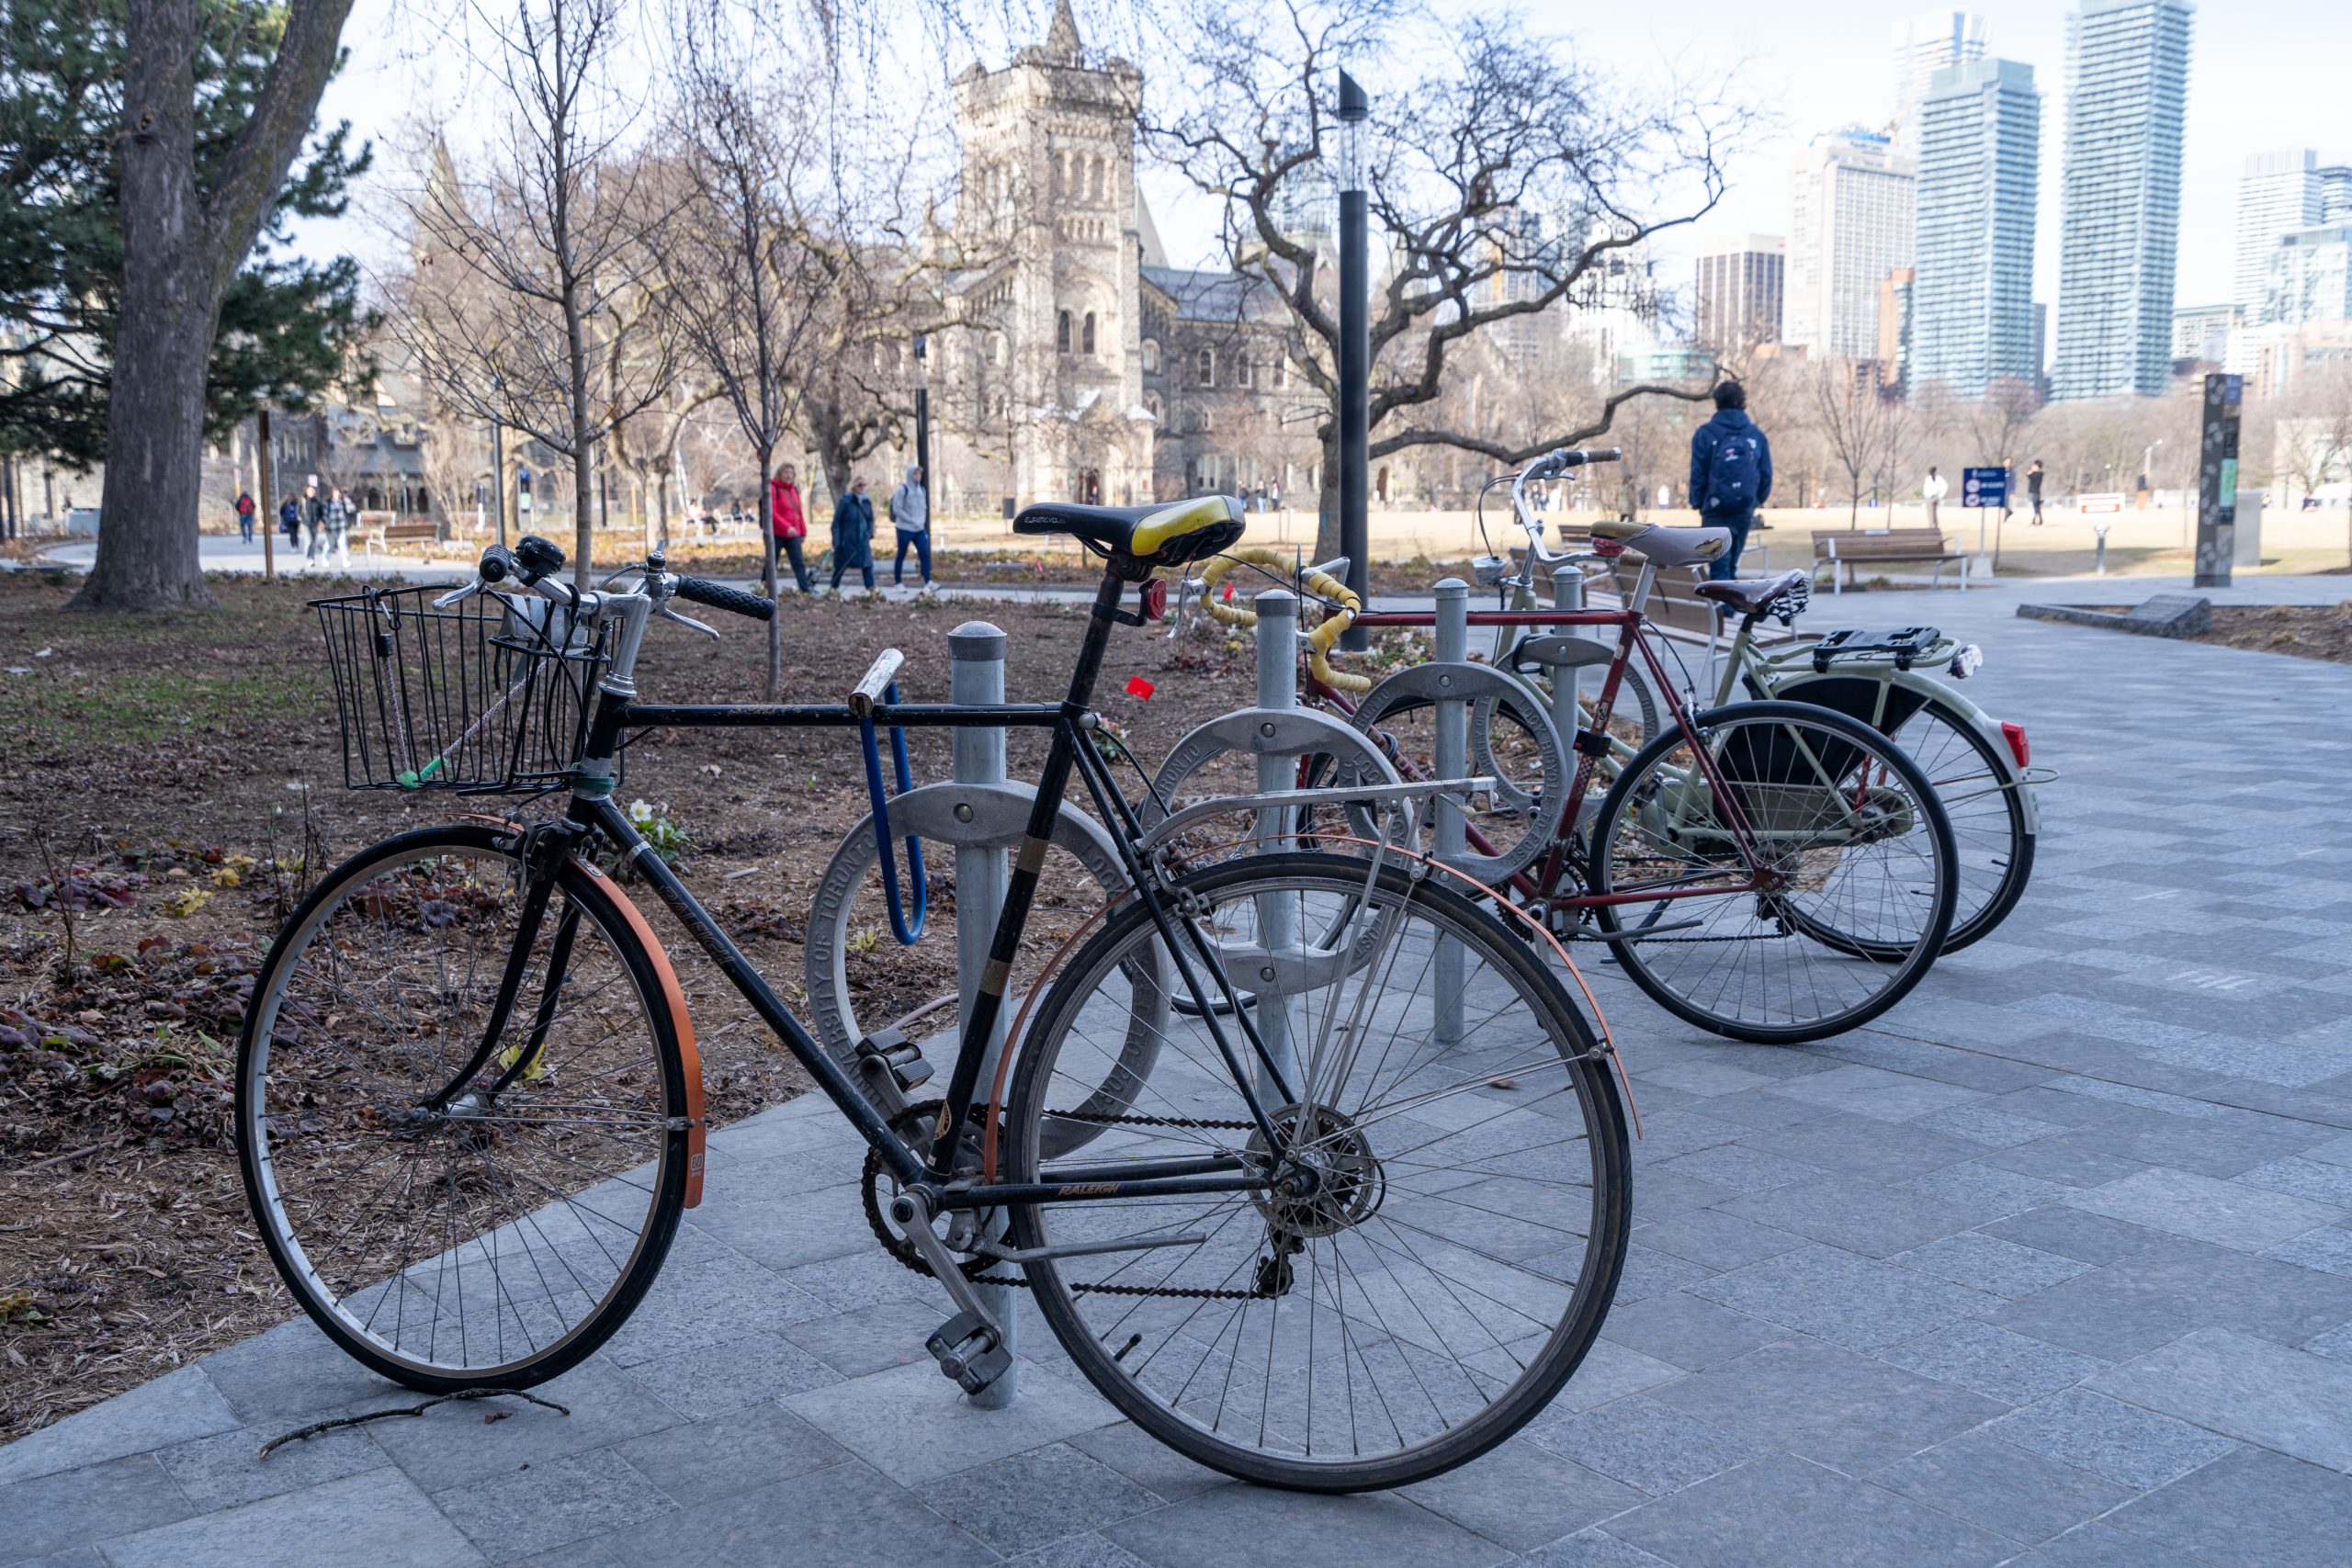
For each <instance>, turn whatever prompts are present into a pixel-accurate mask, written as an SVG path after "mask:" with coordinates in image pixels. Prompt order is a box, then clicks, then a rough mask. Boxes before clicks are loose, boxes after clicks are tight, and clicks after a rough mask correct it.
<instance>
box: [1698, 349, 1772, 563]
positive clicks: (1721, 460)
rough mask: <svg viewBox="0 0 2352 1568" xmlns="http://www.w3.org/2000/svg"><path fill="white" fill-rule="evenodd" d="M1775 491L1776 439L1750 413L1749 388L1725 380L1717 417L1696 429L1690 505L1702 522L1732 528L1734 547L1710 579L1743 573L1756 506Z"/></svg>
mask: <svg viewBox="0 0 2352 1568" xmlns="http://www.w3.org/2000/svg"><path fill="white" fill-rule="evenodd" d="M1771 494H1772V446H1771V443H1770V442H1769V441H1767V440H1765V438H1764V432H1763V430H1762V429H1761V428H1759V427H1758V425H1757V423H1756V422H1755V421H1754V420H1752V419H1750V418H1748V417H1747V389H1746V388H1745V387H1742V386H1741V385H1740V384H1739V383H1738V382H1736V381H1725V382H1724V383H1723V384H1721V385H1720V386H1718V387H1716V389H1715V417H1714V418H1713V419H1711V420H1709V421H1708V422H1707V423H1704V424H1702V425H1701V426H1700V427H1699V428H1698V429H1696V430H1694V431H1692V432H1691V505H1692V506H1694V507H1696V508H1697V509H1698V513H1699V524H1700V526H1702V527H1705V528H1728V529H1730V530H1731V548H1729V549H1727V550H1725V551H1724V553H1723V554H1722V555H1720V556H1718V557H1716V558H1715V559H1714V560H1713V562H1712V563H1711V564H1710V565H1709V566H1708V568H1707V575H1708V576H1709V577H1712V578H1715V579H1718V580H1727V579H1729V578H1731V577H1733V576H1735V575H1736V574H1737V573H1738V571H1739V553H1740V551H1742V550H1743V549H1746V548H1747V531H1748V529H1750V528H1751V527H1753V526H1755V524H1756V509H1757V508H1758V507H1759V506H1761V505H1763V504H1764V502H1766V501H1767V500H1769V499H1770V496H1771Z"/></svg>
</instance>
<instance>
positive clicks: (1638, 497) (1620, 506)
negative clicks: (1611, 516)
mask: <svg viewBox="0 0 2352 1568" xmlns="http://www.w3.org/2000/svg"><path fill="white" fill-rule="evenodd" d="M1641 509H1642V485H1641V481H1640V480H1639V479H1635V478H1634V476H1633V475H1631V474H1627V475H1626V476H1625V479H1624V482H1623V483H1622V484H1620V485H1619V486H1618V487H1617V521H1618V522H1620V523H1631V522H1632V521H1633V520H1634V513H1637V512H1639V511H1641Z"/></svg>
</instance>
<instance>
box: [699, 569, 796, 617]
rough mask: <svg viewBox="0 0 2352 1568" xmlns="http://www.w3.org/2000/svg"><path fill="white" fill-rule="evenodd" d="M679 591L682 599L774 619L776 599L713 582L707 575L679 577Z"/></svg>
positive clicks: (719, 608)
mask: <svg viewBox="0 0 2352 1568" xmlns="http://www.w3.org/2000/svg"><path fill="white" fill-rule="evenodd" d="M677 593H678V597H679V598H681V599H691V600H693V601H694V602H695V604H707V605H709V606H710V607H711V608H712V609H714V610H732V611H733V612H735V614H737V615H749V616H751V617H752V619H753V620H755V621H765V620H773V619H774V618H775V601H773V600H769V599H763V598H761V597H760V596H759V595H758V594H756V593H749V592H744V591H743V590H742V589H741V588H729V587H728V586H727V584H725V583H723V582H713V581H710V579H708V578H707V577H682V578H680V579H678V588H677Z"/></svg>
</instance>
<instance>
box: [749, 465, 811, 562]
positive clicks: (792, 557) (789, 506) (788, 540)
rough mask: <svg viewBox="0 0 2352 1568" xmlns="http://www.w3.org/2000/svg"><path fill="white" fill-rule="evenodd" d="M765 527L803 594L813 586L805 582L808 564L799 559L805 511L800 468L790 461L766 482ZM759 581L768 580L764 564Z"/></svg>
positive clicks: (805, 534)
mask: <svg viewBox="0 0 2352 1568" xmlns="http://www.w3.org/2000/svg"><path fill="white" fill-rule="evenodd" d="M768 527H769V529H770V530H771V531H773V532H774V533H775V551H776V554H778V555H780V556H782V557H784V558H785V559H786V560H788V561H790V562H791V563H792V581H795V582H797V583H798V584H800V592H803V593H807V592H809V590H810V588H811V587H813V586H814V585H813V584H812V583H810V582H809V563H808V562H807V561H806V560H804V559H802V558H801V554H800V541H801V540H803V539H805V538H807V537H808V536H809V514H808V513H805V512H803V511H802V510H801V509H800V470H799V469H797V468H794V467H793V466H792V465H791V464H790V463H786V464H785V465H784V467H782V468H778V469H777V470H776V471H775V478H774V479H770V480H769V481H768ZM760 581H761V582H762V583H763V585H764V584H765V583H766V582H767V581H768V569H767V567H766V566H765V565H764V564H763V566H762V568H761V571H760Z"/></svg>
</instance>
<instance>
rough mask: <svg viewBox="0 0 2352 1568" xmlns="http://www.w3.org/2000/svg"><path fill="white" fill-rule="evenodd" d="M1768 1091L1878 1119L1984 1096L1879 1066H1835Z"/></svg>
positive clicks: (1901, 1119)
mask: <svg viewBox="0 0 2352 1568" xmlns="http://www.w3.org/2000/svg"><path fill="white" fill-rule="evenodd" d="M1770 1092H1771V1093H1773V1094H1779V1095H1785V1096H1787V1097H1788V1098H1789V1099H1791V1100H1804V1101H1806V1102H1808V1103H1810V1104H1814V1105H1819V1106H1825V1107H1826V1108H1827V1109H1829V1110H1832V1111H1845V1112H1848V1113H1849V1114H1850V1115H1855V1116H1869V1117H1872V1118H1875V1119H1876V1120H1878V1121H1881V1122H1908V1121H1909V1120H1911V1119H1912V1118H1913V1117H1915V1116H1920V1115H1924V1114H1926V1113H1927V1112H1928V1111H1940V1110H1943V1109H1944V1108H1945V1107H1947V1106H1952V1105H1965V1104H1967V1103H1969V1102H1970V1101H1972V1100H1982V1099H1984V1098H1985V1095H1984V1093H1983V1091H1981V1090H1978V1089H1962V1088H1960V1087H1959V1086H1957V1085H1955V1084H1947V1083H1938V1082H1936V1081H1935V1080H1934V1079H1933V1078H1922V1077H1912V1076H1911V1075H1910V1074H1908V1073H1890V1072H1888V1071H1886V1070H1885V1069H1884V1068H1883V1067H1835V1068H1832V1069H1831V1070H1830V1071H1828V1072H1826V1073H1815V1074H1813V1075H1811V1076H1810V1077H1802V1078H1799V1079H1797V1080H1796V1081H1795V1082H1793V1083H1786V1084H1782V1085H1781V1086H1780V1087H1779V1088H1778V1089H1772V1090H1771V1091H1770Z"/></svg>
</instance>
